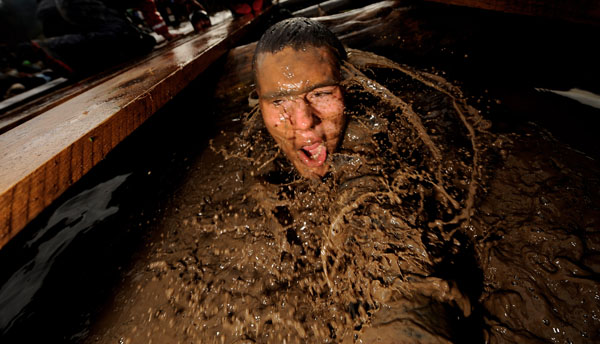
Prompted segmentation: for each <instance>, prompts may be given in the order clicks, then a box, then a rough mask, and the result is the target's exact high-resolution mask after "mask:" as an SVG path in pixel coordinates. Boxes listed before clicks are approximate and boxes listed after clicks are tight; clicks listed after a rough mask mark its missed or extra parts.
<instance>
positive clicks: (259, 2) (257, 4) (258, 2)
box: [252, 0, 263, 12]
mask: <svg viewBox="0 0 600 344" xmlns="http://www.w3.org/2000/svg"><path fill="white" fill-rule="evenodd" d="M262 7H263V0H254V2H253V3H252V9H253V10H254V12H258V11H260V9H261V8H262Z"/></svg>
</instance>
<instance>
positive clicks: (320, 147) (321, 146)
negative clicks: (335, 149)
mask: <svg viewBox="0 0 600 344" xmlns="http://www.w3.org/2000/svg"><path fill="white" fill-rule="evenodd" d="M322 151H323V145H320V146H319V147H317V149H315V153H314V154H313V155H311V156H310V158H311V159H313V160H316V159H317V158H318V157H319V155H321V152H322Z"/></svg>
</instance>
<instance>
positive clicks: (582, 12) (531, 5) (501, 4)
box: [426, 0, 600, 25]
mask: <svg viewBox="0 0 600 344" xmlns="http://www.w3.org/2000/svg"><path fill="white" fill-rule="evenodd" d="M426 1H431V2H440V3H445V4H449V5H458V6H466V7H475V8H481V9H485V10H492V11H499V12H506V13H515V14H524V15H531V16H541V17H548V18H556V19H562V20H568V21H573V22H579V23H586V24H594V25H600V1H598V0H426Z"/></svg>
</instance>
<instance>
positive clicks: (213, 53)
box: [0, 11, 268, 247]
mask: <svg viewBox="0 0 600 344" xmlns="http://www.w3.org/2000/svg"><path fill="white" fill-rule="evenodd" d="M267 12H268V11H267ZM267 14H268V13H266V12H265V13H264V14H263V15H261V16H259V17H257V18H252V17H244V18H240V19H237V20H234V21H231V20H229V21H226V22H223V23H221V24H218V25H215V26H213V27H211V28H209V29H208V30H207V31H206V32H205V33H203V34H202V35H199V36H196V37H193V38H192V39H190V40H188V41H186V42H184V43H183V44H179V45H176V46H174V47H172V48H170V47H169V49H165V50H162V51H161V52H158V53H156V54H154V56H152V57H151V58H149V59H147V60H144V61H141V62H140V63H138V64H137V65H135V66H133V67H132V68H129V69H125V70H124V72H123V73H120V74H116V75H113V76H110V77H107V78H106V79H105V80H102V82H100V83H98V84H95V85H93V87H91V88H89V89H88V88H86V89H85V91H84V92H74V94H72V95H71V96H70V97H68V98H67V99H66V100H65V101H58V104H54V105H55V106H52V107H50V108H48V109H47V111H45V112H43V113H41V114H38V115H36V116H35V117H33V118H31V119H29V120H27V121H26V122H25V123H22V124H20V125H18V126H16V127H14V128H12V129H10V130H8V131H6V132H4V133H2V135H0V247H2V246H4V245H5V244H6V243H7V242H8V241H9V240H10V239H11V238H12V237H14V236H15V235H16V234H17V233H18V232H19V231H20V230H21V229H23V227H24V226H25V225H26V224H27V223H28V222H29V221H31V220H32V219H33V218H34V217H35V216H36V215H38V214H39V213H40V212H41V211H42V210H43V209H44V208H45V207H47V206H48V205H49V204H50V203H51V202H52V201H54V200H55V199H56V198H57V197H58V196H60V195H61V194H62V193H63V192H64V191H65V190H66V189H67V188H68V187H69V186H70V185H72V184H73V183H75V182H76V181H77V180H79V179H80V178H81V177H82V176H83V175H84V174H85V173H87V172H88V171H89V170H90V169H91V168H92V167H93V166H94V165H96V164H97V163H98V162H100V161H101V160H102V159H104V157H105V156H106V155H107V154H108V153H109V152H110V151H111V150H112V149H113V148H114V147H115V146H116V145H117V144H118V143H119V142H121V141H122V140H123V139H124V138H125V137H126V136H128V135H129V134H130V133H131V132H132V131H133V130H135V129H136V128H137V127H138V126H140V125H141V124H142V123H143V122H144V121H145V120H146V119H148V118H149V117H150V116H151V115H152V114H154V113H155V112H156V111H157V110H158V109H159V108H160V107H161V106H163V105H164V104H165V103H166V102H168V101H169V100H171V99H172V98H173V97H174V96H175V95H176V94H177V93H178V92H179V91H181V90H182V89H183V88H184V87H185V86H186V85H188V84H189V83H190V82H191V81H192V80H194V79H195V78H196V77H198V76H199V75H200V73H202V72H203V71H204V70H205V69H206V68H207V67H208V66H209V65H210V64H212V63H213V62H214V61H216V60H217V59H218V58H219V57H220V56H222V55H223V54H225V53H226V52H227V51H228V50H229V49H230V48H231V47H232V46H234V44H235V43H236V42H237V41H239V39H240V38H241V37H243V35H244V34H245V33H247V32H248V31H249V30H250V29H251V28H252V27H253V26H255V24H256V23H257V22H258V21H260V20H261V18H262V17H265V16H266V15H267ZM198 109H199V110H201V109H202V105H201V104H198Z"/></svg>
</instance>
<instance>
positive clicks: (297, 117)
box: [253, 18, 346, 178]
mask: <svg viewBox="0 0 600 344" xmlns="http://www.w3.org/2000/svg"><path fill="white" fill-rule="evenodd" d="M345 58H346V51H345V50H344V47H343V46H342V44H341V43H340V41H339V40H338V39H337V38H336V37H335V35H334V34H333V33H332V32H331V31H329V30H328V29H327V28H326V27H325V26H324V25H322V24H320V23H318V22H315V21H312V20H310V19H306V18H291V19H287V20H284V21H281V22H279V23H277V24H275V25H273V26H272V27H271V28H269V29H268V30H267V31H266V32H265V34H264V35H263V36H262V37H261V39H260V41H259V42H258V45H257V47H256V51H255V53H254V61H253V68H254V75H255V79H256V86H257V92H258V96H259V104H260V109H261V112H262V116H263V120H264V123H265V126H266V127H267V130H268V131H269V133H270V134H271V136H273V138H274V139H275V141H276V142H277V144H278V145H279V147H280V148H281V150H282V151H283V152H284V153H285V155H286V156H287V158H288V159H289V160H290V161H291V162H292V164H293V165H294V166H295V167H296V169H297V170H298V172H299V173H300V174H301V175H302V176H304V177H306V178H320V177H323V176H324V175H325V173H327V171H328V169H329V160H330V159H328V158H329V155H330V154H331V153H333V152H335V150H336V149H337V147H338V146H339V144H340V143H341V140H342V137H343V134H344V127H345V124H346V118H345V115H344V98H343V94H342V89H341V88H340V85H339V83H340V81H341V72H340V61H341V60H343V59H345Z"/></svg>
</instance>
